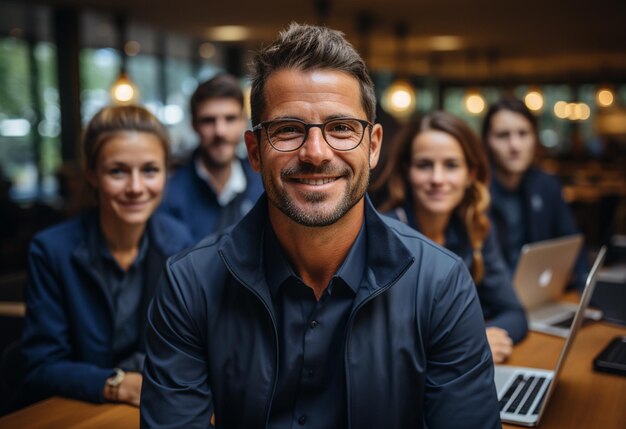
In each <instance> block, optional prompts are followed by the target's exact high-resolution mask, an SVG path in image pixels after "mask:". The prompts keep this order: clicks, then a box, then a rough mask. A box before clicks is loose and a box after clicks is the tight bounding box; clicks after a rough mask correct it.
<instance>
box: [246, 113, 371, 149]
mask: <svg viewBox="0 0 626 429" xmlns="http://www.w3.org/2000/svg"><path fill="white" fill-rule="evenodd" d="M342 120H344V121H345V120H349V121H356V122H358V123H360V124H361V125H362V126H363V132H362V133H361V138H360V139H359V142H358V143H357V144H356V145H354V147H351V148H350V149H337V148H336V147H334V146H333V145H331V144H330V143H329V142H328V139H327V138H326V132H325V131H324V127H325V126H326V125H327V124H329V123H331V122H336V121H342ZM280 122H285V123H287V122H298V123H300V124H302V125H303V126H304V139H303V140H302V143H300V145H298V147H296V148H294V149H288V150H285V149H278V148H277V147H276V146H274V143H272V139H271V138H270V132H269V128H270V127H271V126H272V125H274V124H276V123H280ZM373 126H374V124H372V123H371V122H370V121H367V120H365V119H358V118H351V117H342V118H333V119H329V120H327V121H324V122H322V123H321V124H308V123H306V122H304V121H301V120H300V119H276V120H274V121H264V122H261V123H259V124H257V125H255V126H254V127H253V128H252V131H253V132H258V131H261V129H263V128H264V129H265V137H266V138H267V141H268V142H269V143H270V145H271V146H272V148H274V150H276V151H278V152H295V151H297V150H298V149H300V148H301V147H302V146H303V145H304V143H306V140H307V138H308V137H309V130H310V129H311V128H319V129H320V130H321V131H322V137H324V141H325V142H326V144H327V145H328V146H330V148H331V149H332V150H336V151H338V152H349V151H351V150H354V149H356V148H357V147H359V146H360V145H361V142H362V141H363V137H365V131H366V130H367V127H373Z"/></svg>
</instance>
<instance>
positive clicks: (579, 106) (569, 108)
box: [554, 101, 591, 121]
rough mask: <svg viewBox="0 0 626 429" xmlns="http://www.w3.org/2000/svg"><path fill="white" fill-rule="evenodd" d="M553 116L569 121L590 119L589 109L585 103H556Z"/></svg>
mask: <svg viewBox="0 0 626 429" xmlns="http://www.w3.org/2000/svg"><path fill="white" fill-rule="evenodd" d="M554 114H555V115H556V117H557V118H561V119H569V120H570V121H586V120H587V119H589V117H591V108H590V107H589V105H588V104H587V103H566V102H565V101H557V102H556V103H554Z"/></svg>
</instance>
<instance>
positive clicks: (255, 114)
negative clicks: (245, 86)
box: [250, 23, 376, 125]
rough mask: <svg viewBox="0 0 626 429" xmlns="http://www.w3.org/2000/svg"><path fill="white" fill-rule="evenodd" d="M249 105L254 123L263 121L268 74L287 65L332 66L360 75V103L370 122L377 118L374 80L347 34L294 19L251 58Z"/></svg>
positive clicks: (303, 67)
mask: <svg viewBox="0 0 626 429" xmlns="http://www.w3.org/2000/svg"><path fill="white" fill-rule="evenodd" d="M251 67H252V90H251V93H250V107H251V113H252V124H254V125H256V124H258V123H259V122H260V117H261V113H262V112H263V110H264V109H265V97H264V95H265V94H264V89H265V84H266V83H267V79H268V78H269V76H270V75H271V74H272V73H274V72H276V71H278V70H284V69H293V70H301V71H310V70H320V69H325V70H333V71H341V72H345V73H347V74H349V75H350V76H352V77H354V78H356V79H357V81H358V82H359V86H360V88H361V104H362V106H363V110H364V111H365V113H366V115H367V119H368V120H369V121H370V122H374V121H375V120H376V96H375V94H374V84H373V82H372V79H371V78H370V75H369V72H368V71H367V67H366V66H365V62H364V61H363V59H362V58H361V56H360V55H359V54H358V52H357V51H356V50H355V49H354V47H353V46H352V45H351V44H350V43H349V42H348V41H347V40H346V38H345V37H344V34H343V33H342V32H340V31H337V30H331V29H329V28H326V27H318V26H312V25H303V24H297V23H292V24H290V25H289V27H288V28H287V29H286V30H283V31H281V32H280V34H279V35H278V38H277V39H276V40H275V41H274V42H273V43H272V44H270V45H269V46H267V47H265V48H263V49H260V50H259V51H258V52H257V53H256V54H255V55H254V57H253V60H252V64H251Z"/></svg>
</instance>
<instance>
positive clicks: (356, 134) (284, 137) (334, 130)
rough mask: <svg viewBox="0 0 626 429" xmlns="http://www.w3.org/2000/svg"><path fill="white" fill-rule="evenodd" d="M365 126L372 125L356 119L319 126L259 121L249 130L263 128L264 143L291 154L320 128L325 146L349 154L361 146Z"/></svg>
mask: <svg viewBox="0 0 626 429" xmlns="http://www.w3.org/2000/svg"><path fill="white" fill-rule="evenodd" d="M368 126H372V123H371V122H369V121H365V120H363V119H356V118H337V119H331V120H328V121H325V122H324V123H321V124H307V123H306V122H303V121H300V120H299V119H279V120H276V121H265V122H261V123H260V124H258V125H256V126H255V127H254V128H252V131H260V130H261V128H265V133H266V135H267V140H268V141H269V142H270V144H271V145H272V147H273V148H274V149H276V150H277V151H279V152H293V151H295V150H298V149H300V147H302V145H303V144H304V142H305V141H306V139H307V137H308V135H309V130H310V129H311V128H319V129H320V130H322V136H323V137H324V140H326V143H328V146H330V147H331V148H333V149H335V150H338V151H348V150H352V149H355V148H356V147H357V146H358V145H360V144H361V141H363V136H364V135H365V130H366V129H367V127H368Z"/></svg>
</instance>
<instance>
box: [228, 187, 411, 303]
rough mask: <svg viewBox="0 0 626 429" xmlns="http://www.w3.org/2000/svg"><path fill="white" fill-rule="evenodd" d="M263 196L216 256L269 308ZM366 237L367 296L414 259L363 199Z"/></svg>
mask: <svg viewBox="0 0 626 429" xmlns="http://www.w3.org/2000/svg"><path fill="white" fill-rule="evenodd" d="M267 205H268V202H267V196H266V195H265V194H263V195H262V196H261V197H260V198H259V200H258V202H257V204H256V205H255V206H254V208H253V209H252V210H251V211H250V212H249V213H248V214H247V215H246V216H245V217H244V218H243V219H242V220H241V222H239V223H238V224H237V225H235V227H233V229H232V230H231V232H230V234H227V235H226V236H225V238H224V241H222V243H221V245H220V249H219V252H220V254H221V256H222V258H223V260H224V262H225V263H226V264H227V265H228V267H229V268H230V270H231V271H232V272H233V274H234V275H235V276H236V277H237V278H238V280H240V281H241V282H243V283H244V285H246V286H247V287H248V288H250V289H252V290H254V291H255V292H256V293H257V294H258V295H259V296H260V297H262V298H263V299H264V300H265V301H266V303H267V304H268V306H269V305H271V304H270V303H271V295H270V291H269V288H268V286H267V282H266V279H265V272H264V270H263V269H262V264H261V255H262V248H263V245H262V243H263V240H264V235H265V225H266V221H267V212H268V207H267ZM365 222H366V234H367V240H366V241H367V266H366V275H365V276H364V277H363V278H364V281H367V279H371V280H372V281H367V283H368V285H367V286H368V287H369V289H370V293H373V292H375V291H376V290H378V289H382V288H385V287H387V286H389V285H390V284H391V283H393V282H394V281H395V280H396V279H397V278H398V277H399V276H400V275H401V274H402V273H403V272H404V271H406V268H407V266H408V265H410V264H411V263H412V262H413V260H414V257H413V255H412V254H411V252H410V251H409V250H408V249H407V247H406V246H405V245H404V244H403V243H402V241H401V240H400V239H399V238H398V236H397V235H396V234H395V233H394V232H393V231H392V230H391V229H390V228H389V227H388V226H387V225H386V223H385V221H384V220H383V219H382V218H381V216H380V215H379V214H378V212H377V211H376V210H375V209H374V207H373V206H372V203H371V201H370V199H369V197H368V196H365Z"/></svg>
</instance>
